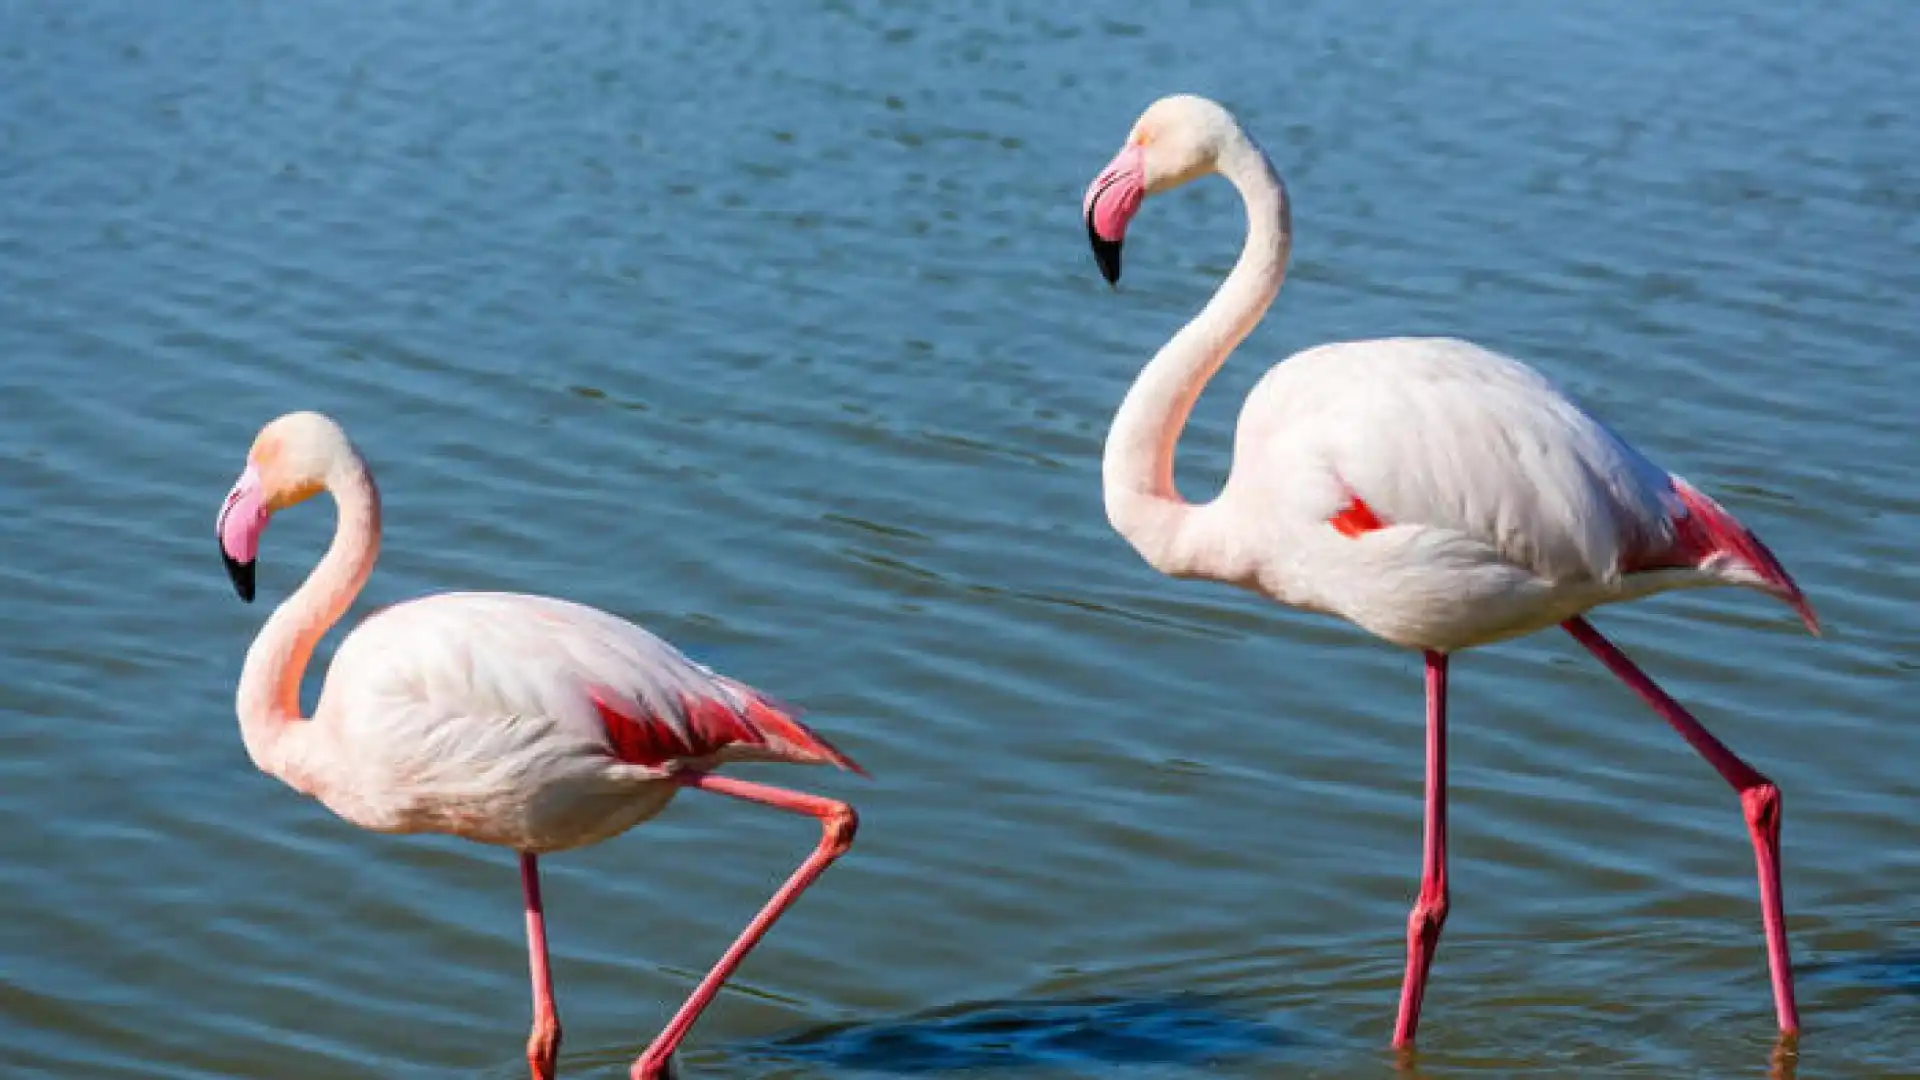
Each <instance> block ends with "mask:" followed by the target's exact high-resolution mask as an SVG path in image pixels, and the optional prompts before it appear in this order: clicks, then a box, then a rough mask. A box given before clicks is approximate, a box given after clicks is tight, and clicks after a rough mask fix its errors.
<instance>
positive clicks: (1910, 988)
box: [1799, 949, 1920, 995]
mask: <svg viewBox="0 0 1920 1080" xmlns="http://www.w3.org/2000/svg"><path fill="white" fill-rule="evenodd" d="M1799 976H1800V979H1801V980H1802V981H1804V982H1848V983H1854V984H1857V985H1862V986H1870V987H1876V988H1882V989H1887V990H1895V991H1899V992H1901V993H1906V994H1914V995H1920V949H1901V950H1898V951H1895V952H1890V953H1880V954H1877V955H1870V956H1854V957H1847V958H1844V959H1839V960H1817V961H1814V962H1813V963H1810V964H1801V965H1799Z"/></svg>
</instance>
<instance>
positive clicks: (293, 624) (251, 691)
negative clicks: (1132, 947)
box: [236, 457, 380, 791]
mask: <svg viewBox="0 0 1920 1080" xmlns="http://www.w3.org/2000/svg"><path fill="white" fill-rule="evenodd" d="M327 490H328V492H330V493H331V494H332V495H333V501H334V504H335V506H336V508H337V512H338V520H337V521H336V523H335V525H334V531H333V543H332V545H330V546H329V547H328V548H327V553H326V555H325V556H323V557H322V558H321V559H320V563H319V565H317V566H315V567H314V568H313V572H312V573H310V574H308V575H307V580H306V581H305V582H303V583H302V584H301V586H300V588H299V589H298V590H297V591H295V592H294V594H293V595H292V596H289V597H287V599H286V600H285V601H284V602H282V603H281V605H280V606H279V607H278V608H276V609H274V612H273V615H272V616H271V617H270V618H268V619H267V624H266V625H265V626H263V627H261V628H260V634H259V636H258V637H255V638H254V639H253V646H252V647H251V648H249V649H248V650H247V662H246V666H245V667H244V668H242V669H241V672H240V689H239V692H238V694H237V695H236V705H237V707H238V711H239V713H240V736H241V739H242V740H243V741H244V742H245V743H246V746H247V756H248V757H250V758H252V759H253V763H254V764H255V765H256V766H258V767H259V768H260V769H261V771H263V772H267V773H271V774H273V775H275V776H278V777H280V778H282V779H284V780H285V781H287V783H289V784H291V785H293V786H294V787H296V788H299V789H301V790H303V791H304V790H307V788H308V786H309V782H310V781H311V780H312V771H311V769H310V767H309V765H308V763H307V761H306V758H307V754H306V753H305V750H306V746H307V740H308V739H310V738H311V734H310V731H311V729H310V728H309V727H308V726H307V724H306V723H305V722H304V720H303V718H302V717H301V715H300V680H301V677H302V676H303V675H305V674H306V670H307V661H308V660H310V659H311V658H312V657H313V649H314V646H316V645H318V644H319V643H320V639H321V638H322V637H325V636H326V633H327V631H328V630H330V629H332V627H333V625H334V624H335V623H337V622H339V621H340V617H341V616H342V615H344V614H346V611H347V608H348V607H349V606H351V605H352V603H353V600H354V597H356V596H358V595H359V594H360V588H361V586H363V585H365V584H366V583H367V578H369V577H371V576H372V574H373V564H374V560H375V559H377V558H378V557H379V555H380V490H379V489H378V488H377V487H375V486H374V483H373V475H372V474H371V473H369V472H368V471H367V467H366V465H365V464H364V463H363V462H361V461H360V460H359V459H358V458H357V457H354V458H350V459H348V460H347V461H346V462H344V463H342V464H341V465H339V466H336V467H335V468H334V470H333V472H332V474H331V475H329V476H328V477H327Z"/></svg>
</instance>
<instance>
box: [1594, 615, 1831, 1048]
mask: <svg viewBox="0 0 1920 1080" xmlns="http://www.w3.org/2000/svg"><path fill="white" fill-rule="evenodd" d="M1565 625H1566V629H1567V633H1569V634H1572V635H1573V636H1574V639H1575V640H1577V641H1578V642H1580V644H1582V645H1585V646H1586V647H1587V650H1588V651H1589V652H1591V653H1593V655H1595V656H1597V657H1599V658H1600V662H1601V663H1603V664H1605V665H1607V669H1608V670H1609V671H1612V672H1613V673H1614V674H1615V675H1618V676H1619V677H1620V681H1622V682H1624V683H1626V684H1627V685H1628V686H1629V687H1631V688H1632V689H1633V692H1634V693H1636V694H1639V695H1640V697H1641V698H1642V699H1643V700H1644V701H1646V703H1647V704H1649V705H1651V706H1653V711H1654V712H1657V713H1659V714H1660V715H1661V716H1662V717H1663V718H1665V720H1666V721H1667V723H1669V724H1671V725H1673V729H1674V730H1675V731H1678V732H1679V733H1680V737H1681V738H1683V739H1685V740H1687V745H1689V746H1691V747H1693V748H1694V750H1696V751H1698V752H1699V754H1700V756H1701V757H1703V758H1706V759H1707V764H1709V765H1712V766H1713V767H1714V769H1715V770H1716V771H1718V772H1719V773H1720V775H1721V776H1723V777H1725V778H1726V781H1727V783H1729V784H1731V785H1733V789H1734V790H1735V791H1737V792H1739V793H1740V810H1741V812H1742V814H1743V815H1744V816H1745V817H1746V819H1747V831H1748V832H1749V833H1751V834H1752V836H1753V854H1754V860H1755V862H1756V863H1758V865H1759V876H1760V918H1761V922H1762V924H1763V925H1764V926H1765V929H1766V935H1767V966H1768V967H1769V968H1770V969H1771V970H1772V972H1773V1009H1774V1015H1775V1017H1776V1018H1777V1019H1778V1020H1779V1021H1780V1033H1781V1034H1782V1035H1796V1034H1798V1033H1799V1031H1800V1012H1799V1010H1798V1009H1796V1008H1795V1007H1794V1004H1793V961H1792V960H1791V959H1790V958H1789V957H1788V956H1787V917H1786V911H1785V908H1784V905H1783V904H1782V902H1781V899H1780V789H1779V788H1777V787H1775V786H1774V784H1773V781H1771V780H1769V779H1767V778H1766V777H1764V776H1762V775H1760V773H1759V772H1757V771H1755V770H1754V768H1753V766H1751V765H1748V764H1747V763H1746V762H1744V761H1742V760H1740V758H1739V757H1738V756H1737V755H1735V754H1734V752H1733V751H1731V750H1729V749H1727V747H1726V744H1725V743H1722V742H1721V741H1720V740H1719V739H1716V738H1714V737H1713V734H1712V733H1711V732H1709V731H1708V730H1707V729H1706V728H1705V727H1703V726H1701V724H1700V721H1698V720H1695V719H1694V718H1693V716H1692V715H1691V714H1690V713H1688V712H1687V710H1686V709H1684V708H1682V707H1681V706H1680V703H1679V702H1677V701H1675V700H1673V699H1672V698H1670V697H1668V696H1667V693H1666V691H1664V690H1662V689H1660V688H1659V687H1658V686H1655V685H1654V682H1653V680H1652V679H1650V678H1648V677H1647V675H1646V673H1645V672H1643V671H1641V670H1640V668H1639V667H1638V666H1636V665H1635V664H1634V662H1633V661H1631V660H1629V659H1627V656H1626V654H1625V653H1623V652H1621V651H1620V650H1619V649H1618V648H1615V647H1614V644H1613V642H1611V641H1608V640H1607V639H1606V638H1604V637H1602V636H1601V635H1600V631H1598V630H1595V629H1594V628H1593V625H1592V624H1591V623H1589V622H1587V620H1585V619H1583V618H1579V617H1577V616H1576V617H1575V618H1572V619H1569V620H1567V622H1566V624H1565Z"/></svg>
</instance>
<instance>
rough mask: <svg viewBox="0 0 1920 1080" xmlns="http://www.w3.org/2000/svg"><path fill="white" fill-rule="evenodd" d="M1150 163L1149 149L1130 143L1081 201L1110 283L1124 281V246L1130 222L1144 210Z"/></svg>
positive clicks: (1095, 254) (1096, 254)
mask: <svg viewBox="0 0 1920 1080" xmlns="http://www.w3.org/2000/svg"><path fill="white" fill-rule="evenodd" d="M1146 165H1147V152H1146V150H1145V149H1144V148H1142V147H1140V146H1137V145H1130V146H1128V147H1127V148H1126V149H1124V150H1122V151H1120V153H1119V154H1118V155H1116V156H1115V157H1114V159H1113V160H1112V161H1111V162H1109V163H1108V164H1107V167H1106V168H1104V169H1102V170H1100V175H1099V176H1096V177H1094V180H1093V183H1092V184H1091V185H1089V186H1088V187H1087V197H1086V199H1085V200H1084V202H1083V203H1082V204H1081V205H1082V209H1083V210H1084V211H1085V213H1086V217H1087V240H1088V242H1089V243H1091V244H1092V245H1093V261H1094V263H1095V264H1097V265H1098V266H1099V267H1100V276H1101V277H1103V278H1106V279H1107V284H1109V285H1116V286H1117V285H1118V284H1119V283H1120V248H1121V244H1122V243H1123V242H1124V241H1125V240H1126V236H1127V223H1128V222H1130V221H1132V220H1133V215H1135V214H1137V213H1139V212H1140V202H1141V200H1142V199H1143V198H1145V196H1146V187H1147V184H1146V179H1147V169H1146Z"/></svg>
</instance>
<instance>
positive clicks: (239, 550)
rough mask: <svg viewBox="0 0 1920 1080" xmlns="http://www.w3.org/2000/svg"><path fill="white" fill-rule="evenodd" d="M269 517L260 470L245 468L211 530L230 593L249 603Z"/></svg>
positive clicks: (251, 599) (251, 600) (250, 466)
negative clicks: (261, 541)
mask: <svg viewBox="0 0 1920 1080" xmlns="http://www.w3.org/2000/svg"><path fill="white" fill-rule="evenodd" d="M269 516H270V515H269V514H268V513H267V500H266V495H265V493H264V492H262V491H261V489H260V470H258V469H256V468H254V467H253V466H252V465H248V466H247V468H246V471H244V472H242V473H241V474H240V479H238V480H236V481H234V484H233V490H232V491H229V492H227V501H226V502H224V503H222V504H220V516H219V517H218V518H217V519H215V521H214V523H213V531H214V535H215V536H218V537H219V538H220V558H221V561H223V562H225V563H226V564H227V576H228V577H230V578H232V579H233V591H234V592H236V593H239V594H240V599H242V600H244V601H246V602H247V603H249V604H250V603H252V602H253V561H254V558H255V557H256V556H257V555H258V554H259V553H260V534H261V533H263V532H265V531H266V530H267V519H268V517H269Z"/></svg>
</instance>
